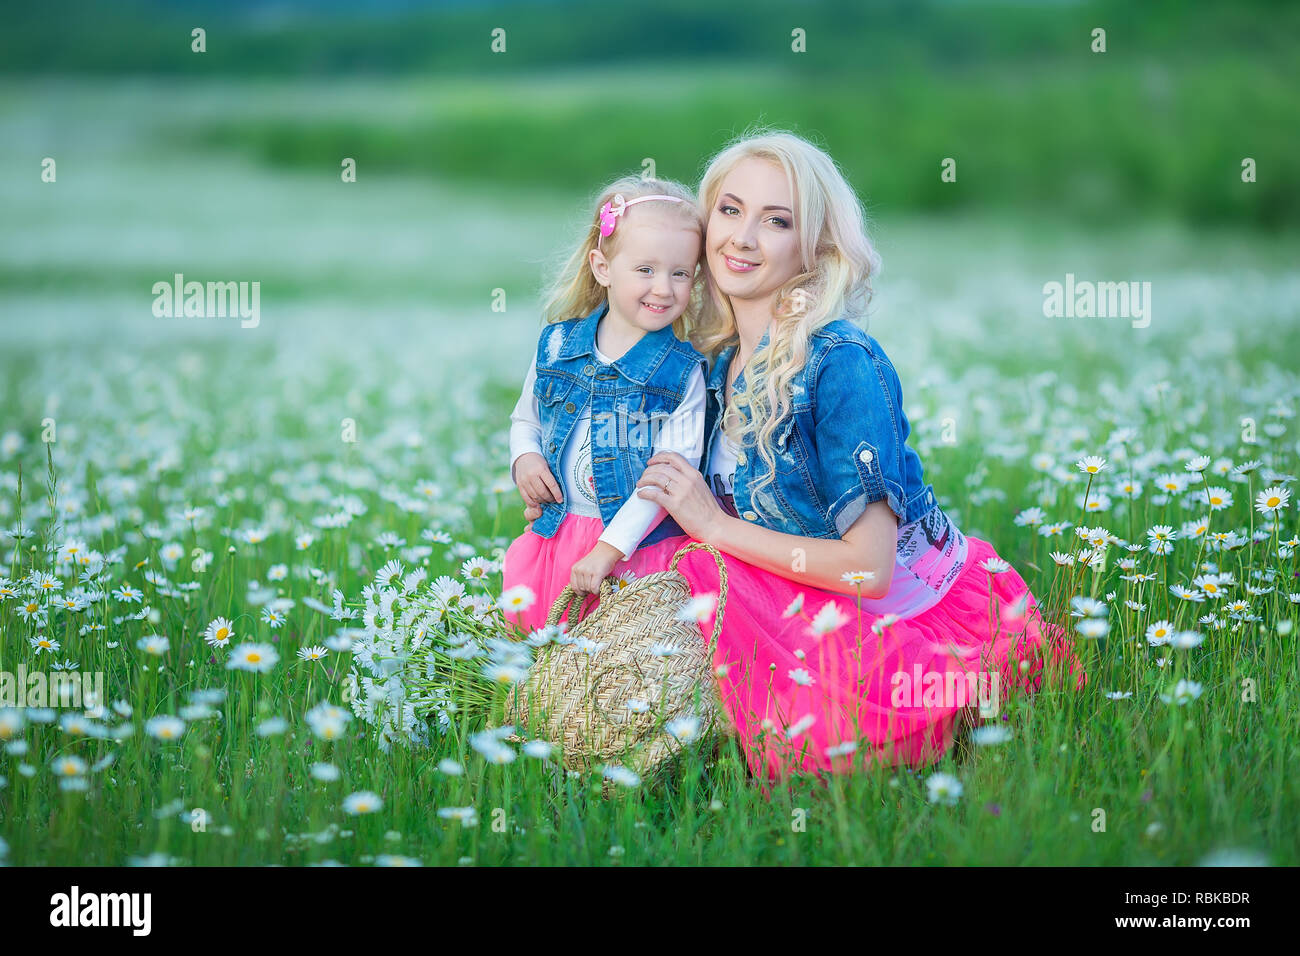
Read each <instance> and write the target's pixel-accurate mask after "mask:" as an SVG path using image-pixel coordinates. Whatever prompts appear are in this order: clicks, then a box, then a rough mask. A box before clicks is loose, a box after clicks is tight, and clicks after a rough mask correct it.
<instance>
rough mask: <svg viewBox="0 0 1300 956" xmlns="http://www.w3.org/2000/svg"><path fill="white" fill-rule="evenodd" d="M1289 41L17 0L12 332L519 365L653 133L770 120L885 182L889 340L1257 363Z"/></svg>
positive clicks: (3, 307)
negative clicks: (166, 311) (1248, 316)
mask: <svg viewBox="0 0 1300 956" xmlns="http://www.w3.org/2000/svg"><path fill="white" fill-rule="evenodd" d="M195 27H202V28H203V29H204V30H205V31H206V52H204V53H195V52H193V51H192V50H191V30H192V29H193V28H195ZM1097 27H1101V28H1103V29H1104V30H1105V31H1106V52H1104V53H1094V52H1092V49H1091V47H1092V43H1093V41H1092V36H1091V33H1092V30H1093V29H1094V28H1097ZM497 28H500V29H503V30H504V31H505V42H506V49H505V52H501V53H496V52H493V50H492V48H491V45H492V31H493V30H494V29H497ZM795 29H800V30H803V31H804V34H805V36H806V52H801V53H796V52H793V51H792V31H793V30H795ZM1297 53H1300V7H1298V6H1297V5H1294V4H1288V3H1282V2H1278V3H1268V2H1234V3H1221V4H1210V3H1194V2H1185V3H1132V2H1090V3H1068V2H1042V3H1028V2H1020V3H992V2H975V0H969V2H933V0H931V2H926V0H908V2H883V3H848V2H833V3H815V2H808V3H788V2H782V3H773V2H767V0H760V2H754V3H749V4H746V5H744V7H743V8H730V7H726V6H719V5H710V4H702V3H698V2H694V0H692V2H677V0H675V2H668V3H660V4H636V5H622V4H612V3H594V2H587V0H582V2H555V3H547V2H526V3H517V2H515V3H496V2H454V3H438V4H430V3H414V2H376V3H367V4H361V5H356V4H346V3H342V2H333V3H332V2H306V0H302V2H280V3H243V2H228V3H216V2H197V0H188V2H187V0H179V2H167V3H163V2H138V0H136V2H118V3H113V4H105V3H102V2H91V0H78V2H53V3H46V4H30V5H26V6H24V7H22V8H19V9H13V10H10V11H9V13H8V16H7V23H6V28H5V29H4V31H3V32H0V218H2V221H3V223H4V228H3V236H2V237H0V323H2V324H3V330H4V332H5V334H6V336H7V341H8V342H9V343H10V345H11V348H13V349H14V350H19V349H24V348H27V349H34V350H39V349H42V348H45V347H48V346H49V345H50V344H58V345H60V346H61V347H63V348H66V349H68V350H69V351H71V352H76V351H77V350H80V349H83V348H89V347H91V346H92V345H93V346H94V347H95V348H100V349H104V348H109V349H112V348H118V347H125V345H126V343H134V344H135V345H136V346H138V347H140V348H148V347H151V346H162V345H166V344H167V343H169V342H173V341H175V340H178V339H180V340H194V339H196V340H199V341H204V342H216V341H220V342H221V343H222V346H223V347H230V348H233V349H236V350H237V353H238V354H242V355H244V356H246V357H247V356H250V355H252V354H253V353H256V352H257V351H258V350H259V349H265V350H266V351H265V357H267V359H268V360H270V359H274V360H275V361H279V362H282V363H295V362H296V363H301V362H305V361H308V360H309V358H308V356H309V354H310V353H309V350H307V349H306V348H305V345H304V342H305V341H307V340H311V341H316V340H320V339H322V338H330V339H331V340H332V341H334V342H336V343H337V344H339V345H341V347H342V348H341V354H343V355H344V356H345V357H346V358H347V359H348V360H355V359H356V357H357V353H356V351H355V342H356V341H357V340H359V339H360V340H365V341H369V342H372V343H374V345H373V347H374V349H375V350H377V351H381V352H382V351H387V352H389V353H390V354H391V353H392V352H393V351H394V350H395V349H398V348H402V349H416V350H419V349H428V350H431V351H440V350H445V349H447V348H448V347H450V345H451V343H452V340H453V339H454V340H457V341H460V342H461V343H462V344H463V346H464V347H465V348H466V349H468V350H470V351H473V349H474V347H475V346H474V344H473V343H476V342H477V343H479V344H485V345H491V346H492V347H494V348H495V349H497V350H498V352H504V353H505V356H504V359H503V361H501V362H499V363H494V364H493V365H492V371H493V373H494V374H499V375H500V379H501V382H502V383H503V385H502V387H503V388H504V387H505V386H506V384H510V385H512V387H517V384H516V383H517V379H518V377H519V376H520V375H522V371H523V368H524V367H525V365H526V362H527V356H528V354H529V352H530V349H531V345H532V340H533V338H534V335H535V327H536V323H537V314H536V311H535V308H534V306H535V302H534V297H535V295H536V293H537V290H538V288H539V287H540V285H541V283H542V282H543V280H544V277H545V274H546V269H547V268H548V266H549V265H551V264H552V263H554V261H555V260H556V259H557V258H562V257H563V256H564V254H565V253H566V252H567V251H568V249H569V244H570V242H571V240H572V237H573V234H574V230H575V229H576V228H579V227H580V225H581V223H582V222H583V220H585V218H587V217H588V216H589V215H590V212H591V211H590V210H589V209H587V208H586V205H587V202H586V199H587V197H588V196H589V195H590V194H591V193H592V192H593V191H594V190H595V189H596V188H597V187H598V186H599V185H601V184H602V183H604V182H606V181H608V180H609V179H612V178H613V177H615V176H617V175H619V174H623V173H626V172H637V171H640V170H641V169H642V163H643V160H645V159H646V158H650V159H653V160H654V161H655V165H656V170H657V172H658V173H659V174H660V175H663V176H667V177H671V178H675V179H679V180H682V181H684V182H686V183H688V184H692V185H694V184H697V183H698V179H699V175H700V173H701V172H702V170H703V167H704V165H705V164H706V163H707V160H708V158H709V157H710V156H711V155H712V154H713V153H715V152H716V151H717V150H718V149H719V148H721V146H723V145H724V144H725V142H726V141H727V140H728V139H729V138H731V137H732V136H734V135H736V134H738V133H740V132H742V131H743V130H745V129H746V128H748V127H750V126H751V125H752V124H755V123H765V124H770V125H773V126H777V127H785V128H789V129H793V130H795V131H797V132H800V133H802V134H804V135H806V136H809V137H810V138H812V139H814V140H816V141H818V142H820V143H822V144H824V145H825V146H826V147H827V148H828V149H829V151H830V153H831V154H832V155H833V156H834V157H835V158H836V160H837V161H838V162H839V163H840V164H841V165H842V167H843V168H844V170H845V172H846V173H847V174H848V176H849V179H850V181H851V183H852V184H853V185H854V187H855V188H856V189H857V190H858V191H859V193H860V194H861V196H862V197H863V199H864V201H865V202H866V204H867V208H868V210H869V214H870V216H871V218H872V222H873V226H872V228H873V238H874V239H875V241H876V242H877V244H878V246H879V247H880V250H881V252H882V254H883V256H884V267H885V268H884V272H883V273H882V276H881V279H880V281H879V283H878V284H877V288H878V291H879V294H878V296H877V300H876V305H877V309H878V311H877V313H876V314H875V315H874V316H873V323H874V324H873V326H872V331H873V334H876V335H877V337H878V338H880V339H881V340H882V342H884V344H885V345H886V347H887V349H889V350H890V354H891V355H895V357H896V361H897V362H898V363H899V364H900V365H902V366H903V367H904V368H912V369H921V368H923V367H924V366H925V364H926V362H927V360H928V359H929V358H932V357H936V356H937V357H938V358H940V359H941V360H943V361H946V362H948V363H949V365H950V367H957V368H959V367H960V366H961V365H962V364H963V363H966V362H968V361H969V360H970V357H971V354H972V353H971V349H972V348H975V347H977V348H979V350H980V355H981V357H982V358H984V359H989V360H990V361H994V360H996V361H998V362H1001V361H1003V360H1005V361H1006V362H1007V363H1008V364H1007V366H1006V367H1007V369H1008V370H1009V371H1010V372H1011V373H1014V372H1015V370H1017V369H1021V370H1023V369H1024V362H1025V361H1026V360H1032V361H1034V362H1035V364H1036V366H1037V368H1039V369H1041V368H1053V369H1055V370H1056V371H1058V372H1060V373H1062V374H1066V375H1071V374H1074V373H1075V372H1077V371H1079V369H1078V368H1077V367H1075V366H1077V365H1078V364H1080V360H1083V362H1082V364H1083V365H1085V366H1086V367H1085V369H1084V370H1083V371H1084V372H1085V373H1087V374H1082V375H1081V376H1079V377H1080V378H1081V382H1082V384H1088V383H1089V382H1090V378H1089V374H1092V373H1095V372H1096V371H1097V369H1100V368H1108V369H1113V370H1116V371H1120V372H1121V378H1123V373H1122V369H1123V368H1124V367H1125V363H1131V362H1132V361H1134V360H1136V359H1142V360H1144V361H1150V360H1156V361H1159V360H1161V358H1162V357H1163V356H1165V355H1168V354H1170V353H1171V350H1172V351H1177V350H1186V349H1188V348H1194V347H1197V346H1199V347H1201V348H1203V349H1204V350H1205V354H1206V355H1207V356H1211V355H1213V356H1218V359H1220V360H1224V361H1225V362H1227V363H1228V365H1230V364H1231V362H1241V363H1245V365H1249V363H1250V362H1251V361H1252V359H1251V355H1253V354H1255V350H1252V349H1250V348H1242V349H1239V350H1238V349H1236V348H1235V347H1236V346H1238V345H1241V344H1242V341H1241V336H1243V335H1244V336H1246V337H1247V338H1249V337H1250V335H1251V334H1252V333H1251V331H1250V329H1248V328H1243V327H1242V325H1243V324H1248V323H1242V322H1240V321H1234V326H1236V327H1234V328H1232V329H1231V330H1227V331H1225V329H1224V328H1223V327H1222V315H1223V314H1224V313H1223V307H1224V305H1225V304H1228V303H1231V304H1233V305H1234V306H1235V307H1238V308H1239V307H1240V306H1241V303H1242V302H1243V301H1247V302H1264V303H1268V310H1267V311H1268V320H1267V328H1260V329H1257V330H1256V333H1257V334H1258V335H1260V336H1263V339H1261V341H1265V342H1266V343H1267V345H1268V351H1269V352H1270V353H1272V354H1277V352H1278V350H1279V349H1285V348H1293V347H1294V346H1296V344H1297V333H1296V325H1297V323H1296V322H1295V317H1296V311H1295V302H1296V296H1295V294H1294V293H1295V275H1294V270H1293V268H1292V267H1293V265H1294V263H1295V262H1296V261H1297V258H1298V257H1297V254H1296V253H1297V250H1298V248H1300V246H1298V245H1297V243H1296V236H1295V223H1296V218H1297V212H1298V211H1300V190H1297V188H1296V184H1297V183H1298V182H1300V149H1298V148H1297V137H1296V124H1295V115H1296V114H1295V107H1296V103H1297V96H1296V93H1297V73H1296V70H1295V63H1296V62H1297V61H1298V59H1300V58H1298V57H1297ZM45 157H51V158H54V159H55V160H56V161H57V175H58V178H57V182H56V183H44V182H42V181H41V179H40V168H41V167H40V164H41V162H42V160H43V158H45ZM344 157H351V158H354V159H355V160H356V162H357V169H358V179H357V182H356V183H351V184H345V183H343V182H341V180H340V175H339V173H340V163H341V161H342V160H343V158H344ZM945 157H952V158H954V159H955V160H956V162H957V181H956V182H955V183H944V182H942V181H941V179H940V163H941V161H942V160H943V159H944V158H945ZM1245 157H1250V158H1252V159H1254V161H1255V162H1256V164H1257V168H1258V181H1257V182H1254V183H1243V182H1242V179H1241V163H1242V160H1243V158H1245ZM176 272H183V273H185V274H186V276H187V278H194V279H199V280H207V279H217V280H258V281H260V282H261V284H262V314H263V318H262V323H261V326H260V327H259V329H257V330H241V329H239V328H238V326H237V323H222V322H220V321H218V320H161V319H156V318H154V317H153V316H152V314H151V312H150V307H151V305H152V301H153V300H152V296H151V295H150V293H149V289H150V286H151V285H152V283H153V282H155V281H158V280H160V279H168V278H170V277H171V276H172V275H173V274H174V273H176ZM1067 272H1073V273H1075V274H1076V275H1077V276H1078V277H1080V278H1092V279H1097V280H1111V281H1119V280H1137V281H1142V280H1151V281H1153V282H1154V283H1155V301H1154V314H1153V323H1152V327H1151V328H1149V329H1145V330H1130V329H1129V327H1128V324H1127V323H1126V322H1124V321H1123V320H1110V321H1109V323H1107V322H1101V321H1100V320H1098V322H1094V323H1093V324H1092V325H1090V326H1088V325H1085V324H1083V323H1074V324H1073V325H1072V324H1070V323H1068V322H1065V321H1063V320H1051V319H1047V318H1045V317H1044V316H1043V315H1042V311H1041V304H1042V291H1041V290H1042V285H1043V283H1044V282H1047V281H1053V280H1057V281H1060V280H1063V279H1064V276H1065V274H1066V273H1067ZM494 289H504V290H505V291H506V294H507V302H508V308H507V312H506V313H505V314H504V315H502V314H500V313H497V312H493V311H492V309H491V305H492V302H493V299H492V295H493V290H494ZM1248 311H1251V312H1252V314H1257V313H1255V312H1254V310H1248ZM1102 329H1104V332H1102V333H1101V334H1098V332H1099V330H1102ZM476 337H477V338H476ZM277 343H278V344H277ZM286 343H287V345H288V346H292V347H287V346H286ZM1162 343H1165V344H1162ZM1135 345H1136V346H1137V347H1136V348H1135ZM1224 349H1228V351H1238V352H1239V353H1240V355H1239V356H1238V357H1231V356H1228V354H1227V352H1225V351H1224ZM1089 358H1092V359H1094V361H1092V362H1091V363H1089V362H1088V361H1087V360H1088V359H1089ZM1229 359H1230V360H1231V362H1229ZM1071 360H1073V362H1072V361H1071ZM1225 369H1226V371H1227V373H1228V375H1229V380H1230V379H1231V368H1230V367H1228V366H1227V365H1225ZM1130 370H1131V371H1132V372H1134V373H1136V367H1133V366H1130ZM1026 374H1027V373H1026ZM1093 377H1094V378H1095V375H1093ZM906 381H907V379H905V382H906ZM9 397H10V398H13V396H12V394H11V395H10V396H9Z"/></svg>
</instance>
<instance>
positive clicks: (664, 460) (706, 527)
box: [636, 451, 727, 541]
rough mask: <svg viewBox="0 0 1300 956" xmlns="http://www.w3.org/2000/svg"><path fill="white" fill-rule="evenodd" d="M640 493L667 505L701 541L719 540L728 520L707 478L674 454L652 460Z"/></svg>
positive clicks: (639, 486) (639, 484)
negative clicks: (717, 531)
mask: <svg viewBox="0 0 1300 956" xmlns="http://www.w3.org/2000/svg"><path fill="white" fill-rule="evenodd" d="M636 493H637V494H638V495H640V496H641V497H642V498H647V499H649V500H650V501H653V502H655V503H656V504H658V505H661V506H663V509H664V510H665V511H667V512H668V513H669V514H670V515H672V516H673V519H674V520H675V521H676V522H677V524H678V525H680V526H681V529H682V530H683V531H685V532H686V533H687V534H688V535H690V536H691V537H692V538H695V539H696V540H697V541H709V540H711V539H713V538H716V537H717V534H716V529H717V527H718V525H719V524H720V523H721V522H722V521H724V520H726V518H727V513H726V512H725V511H723V510H722V508H721V507H720V506H719V505H718V499H717V498H715V497H713V492H711V491H710V490H709V486H708V485H706V484H705V483H704V476H703V475H701V474H700V473H699V471H697V470H696V469H694V468H692V467H691V466H690V463H689V462H687V461H686V459H685V458H683V457H682V456H681V455H679V454H677V453H676V452H674V451H662V452H657V453H656V454H655V455H654V456H653V457H652V458H651V459H650V461H649V462H648V463H647V464H646V469H645V471H644V472H643V473H642V475H641V478H640V479H639V480H638V481H637V483H636Z"/></svg>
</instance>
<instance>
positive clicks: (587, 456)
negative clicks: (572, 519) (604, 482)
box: [569, 429, 596, 505]
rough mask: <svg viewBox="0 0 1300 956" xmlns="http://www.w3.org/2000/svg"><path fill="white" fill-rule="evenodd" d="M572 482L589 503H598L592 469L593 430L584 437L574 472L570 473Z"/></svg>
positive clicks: (575, 461) (574, 462) (575, 459)
mask: <svg viewBox="0 0 1300 956" xmlns="http://www.w3.org/2000/svg"><path fill="white" fill-rule="evenodd" d="M569 481H570V483H571V484H572V485H573V486H574V487H575V488H577V489H578V491H580V492H582V496H583V498H585V499H586V500H587V502H588V503H589V504H592V505H595V504H596V476H595V475H594V474H593V473H592V470H591V430H590V429H588V430H587V433H586V435H585V436H584V437H583V442H582V447H581V448H579V449H578V454H577V456H576V457H575V458H574V460H573V472H572V473H571V474H570V475H569Z"/></svg>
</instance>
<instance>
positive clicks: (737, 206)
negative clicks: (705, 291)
mask: <svg viewBox="0 0 1300 956" xmlns="http://www.w3.org/2000/svg"><path fill="white" fill-rule="evenodd" d="M704 248H705V261H706V262H707V264H708V269H709V273H710V275H712V276H713V281H714V283H715V284H716V285H717V287H718V289H719V291H721V292H722V294H723V295H725V296H728V297H730V298H732V299H745V300H750V299H753V300H759V299H770V298H772V297H773V295H774V294H775V293H776V291H777V290H778V289H780V288H781V286H783V285H785V284H786V283H787V282H789V281H790V279H792V278H793V277H794V276H796V275H798V274H799V273H800V272H801V271H802V260H801V258H800V255H799V236H798V233H797V231H796V229H795V221H794V197H793V196H791V195H790V186H789V184H788V183H787V182H786V178H785V170H783V169H782V168H781V167H780V166H779V165H777V164H776V163H772V162H769V161H767V160H764V159H759V158H757V157H753V156H751V157H749V158H747V159H743V160H741V161H740V162H739V163H737V164H736V166H735V168H733V169H732V170H731V172H729V173H727V174H726V175H725V176H724V177H723V178H722V183H721V185H720V187H719V189H718V198H717V200H715V202H714V204H713V209H712V210H711V211H710V212H709V221H708V229H707V232H706V233H705V238H704Z"/></svg>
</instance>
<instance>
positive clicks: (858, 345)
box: [704, 319, 936, 538]
mask: <svg viewBox="0 0 1300 956" xmlns="http://www.w3.org/2000/svg"><path fill="white" fill-rule="evenodd" d="M767 342H768V336H767V334H766V333H764V335H763V338H762V340H761V341H760V342H759V345H758V349H760V350H761V349H762V348H763V347H764V346H766V345H767ZM736 348H737V346H736V345H729V346H727V347H726V348H724V349H723V350H722V351H721V352H719V353H718V355H717V357H716V358H715V359H714V360H713V365H712V368H711V370H710V373H709V377H708V396H707V399H706V414H705V432H704V434H705V445H704V447H705V449H706V450H707V449H711V448H712V447H713V440H714V437H715V433H716V431H717V429H719V428H720V427H721V422H722V411H723V400H724V398H725V395H726V392H725V387H726V381H727V366H728V364H729V363H730V361H731V358H732V356H733V355H734V354H735V351H736ZM791 386H792V388H791V393H792V403H793V404H792V409H791V411H790V413H789V414H787V415H786V417H785V418H784V419H783V420H782V422H781V423H780V424H779V425H778V426H777V429H776V431H775V432H774V433H773V441H772V454H773V455H774V457H775V459H776V469H775V470H776V477H775V479H774V480H773V482H772V484H771V485H769V486H768V488H767V489H766V492H767V498H766V500H765V501H756V500H755V499H754V494H753V491H752V489H753V488H754V486H755V483H756V482H758V481H759V480H760V479H762V478H764V477H765V476H766V475H767V474H768V472H769V469H768V467H767V465H766V464H765V463H764V461H763V459H762V456H760V455H759V454H758V453H757V451H756V450H755V449H754V448H753V447H752V445H751V446H749V447H746V448H742V449H740V452H739V454H738V456H737V460H736V476H735V480H734V490H735V494H734V501H735V506H736V512H737V513H738V514H739V515H740V517H741V518H743V519H744V520H746V521H753V522H757V523H760V524H762V525H763V526H764V527H767V528H772V529H773V530H776V531H784V532H786V533H788V534H796V535H800V536H802V537H810V538H840V537H843V536H844V533H845V532H846V531H848V529H849V528H850V527H851V526H852V525H853V523H854V522H855V521H857V520H858V518H860V517H861V516H862V513H863V512H864V511H865V510H866V508H867V505H869V504H871V503H872V502H875V501H881V500H883V501H886V502H888V504H889V507H890V509H891V510H892V511H893V512H894V514H896V515H897V516H898V517H899V519H900V522H901V523H904V524H906V523H907V522H910V521H915V520H917V519H918V518H921V517H923V516H924V515H925V514H927V513H928V512H929V511H930V510H931V509H932V508H934V507H935V506H936V504H935V497H934V489H933V487H932V486H930V485H928V484H926V483H925V482H924V480H923V478H922V469H921V459H920V457H919V456H918V455H917V454H916V452H915V451H914V450H913V449H912V448H910V447H909V446H908V444H907V436H908V433H909V431H910V428H909V426H908V423H907V416H906V415H904V414H903V389H902V385H901V384H900V383H899V380H898V373H897V372H896V371H895V370H894V366H893V364H892V363H891V362H890V361H889V358H888V357H887V356H886V355H885V353H884V350H883V349H881V347H880V344H879V343H878V342H877V341H876V340H875V339H873V338H872V337H871V336H869V335H867V333H866V332H864V331H862V330H861V329H860V328H858V327H857V326H856V325H854V324H853V323H851V322H849V321H848V320H846V319H836V320H834V321H832V322H828V323H827V324H826V325H824V326H822V327H821V328H819V329H817V330H816V331H815V332H813V334H812V337H811V341H810V343H809V347H808V359H807V361H806V363H805V364H804V367H803V369H801V370H800V372H799V373H798V374H797V375H796V376H795V378H794V379H793V381H792V383H791ZM744 389H745V375H744V372H741V373H740V375H739V376H738V377H737V379H736V382H735V390H736V392H737V393H740V392H743V391H744ZM741 414H742V415H747V414H748V412H747V411H746V410H744V409H742V410H741ZM751 441H752V439H751Z"/></svg>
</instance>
